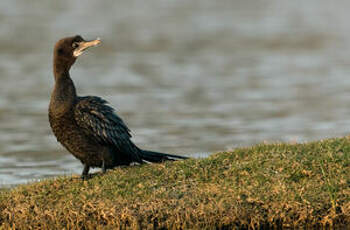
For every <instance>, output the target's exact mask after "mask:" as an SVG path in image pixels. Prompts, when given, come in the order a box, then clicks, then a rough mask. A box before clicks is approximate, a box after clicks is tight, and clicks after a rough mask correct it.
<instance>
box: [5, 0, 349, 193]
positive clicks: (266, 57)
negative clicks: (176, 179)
mask: <svg viewBox="0 0 350 230" xmlns="http://www.w3.org/2000/svg"><path fill="white" fill-rule="evenodd" d="M348 9H350V2H349V1H346V0H339V1H328V0H308V1H303V0H296V1H281V0H269V1H266V0H259V1H246V0H222V1H212V0H200V1H199V0H198V1H197V0H177V1H171V0H155V1H147V2H145V1H141V0H130V1H121V0H118V1H115V0H106V1H93V0H78V1H70V0H60V1H44V0H36V1H31V2H30V3H29V2H28V1H24V0H2V1H0V80H1V82H0V187H1V186H10V185H12V184H18V183H24V182H28V181H33V180H36V179H40V178H44V177H48V176H54V175H60V174H72V173H80V172H81V169H82V166H81V164H80V162H79V161H78V160H76V159H74V158H73V157H72V156H71V155H70V154H69V153H67V151H66V150H65V149H63V148H62V147H61V146H60V144H58V143H57V142H56V139H55V138H54V136H53V135H52V133H51V130H50V128H49V124H48V119H47V106H48V103H49V97H50V91H51V88H52V86H53V76H52V49H53V45H54V43H55V42H56V41H57V40H58V39H60V38H62V37H65V36H71V35H75V34H80V35H82V36H83V37H85V38H86V39H93V38H96V37H101V39H102V41H103V43H102V45H101V46H99V47H98V48H94V49H90V50H89V51H87V53H85V54H84V55H83V56H81V57H80V59H79V60H78V61H77V63H76V64H75V66H74V67H73V69H72V70H71V76H72V78H73V80H74V81H75V84H76V86H77V90H78V92H79V94H80V95H99V96H102V97H104V98H105V99H107V100H108V101H109V102H110V103H111V104H112V105H113V106H114V107H115V108H116V109H117V112H118V114H119V115H120V116H121V117H122V118H123V119H124V120H125V121H126V123H127V124H128V126H129V127H130V129H131V130H132V133H133V135H134V138H133V140H134V141H135V142H136V143H137V144H138V145H139V146H140V147H142V148H146V149H150V150H157V151H163V152H169V153H175V154H185V155H188V156H194V157H198V156H207V155H208V154H210V153H212V152H216V151H221V150H227V149H232V148H235V147H239V146H248V145H252V144H255V143H260V142H263V141H268V142H279V141H286V142H303V141H310V140H315V139H321V138H328V137H335V136H343V135H347V134H348V133H349V131H350V116H349V115H350V108H349V104H350V103H349V99H350V50H349V48H350V14H349V13H348Z"/></svg>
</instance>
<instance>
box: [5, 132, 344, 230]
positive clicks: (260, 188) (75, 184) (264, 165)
mask: <svg viewBox="0 0 350 230" xmlns="http://www.w3.org/2000/svg"><path fill="white" fill-rule="evenodd" d="M347 225H350V139H349V138H347V137H345V138H337V139H329V140H323V141H317V142H311V143H306V144H283V143H282V144H260V145H256V146H253V147H248V148H239V149H235V150H233V151H230V152H222V153H217V154H214V155H213V156H211V157H209V158H206V159H190V160H185V161H177V162H166V163H163V164H151V165H141V166H131V167H123V168H117V169H115V170H111V171H108V172H107V174H105V175H97V176H95V177H93V178H92V179H90V180H88V181H81V180H80V178H79V177H78V176H73V177H59V178H56V179H47V180H43V181H41V182H36V183H32V184H28V185H21V186H18V187H15V188H13V189H9V190H8V189H6V190H1V191H0V229H2V228H3V229H8V228H11V227H12V228H16V229H30V228H32V229H37V228H41V229H118V228H121V229H125V228H126V229H129V228H130V229H241V228H242V229H248V228H252V229H254V228H255V229H265V228H281V227H286V228H295V227H300V228H320V227H326V228H328V227H334V228H337V227H339V228H340V227H346V226H347Z"/></svg>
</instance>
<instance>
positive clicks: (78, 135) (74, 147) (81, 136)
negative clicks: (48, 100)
mask: <svg viewBox="0 0 350 230" xmlns="http://www.w3.org/2000/svg"><path fill="white" fill-rule="evenodd" d="M49 120H50V125H51V128H52V131H53V133H54V135H55V136H56V138H57V141H58V142H60V143H61V144H62V145H63V146H64V147H65V148H66V149H67V150H68V151H69V152H70V153H71V154H73V156H75V157H76V158H77V159H79V160H80V161H81V162H82V163H83V164H87V165H89V166H91V167H101V166H102V159H104V158H106V156H108V155H109V154H108V152H109V149H108V147H106V146H102V145H100V144H99V143H97V142H96V141H94V140H93V139H92V138H89V137H88V136H86V135H85V133H84V131H83V130H82V129H81V128H80V127H79V126H78V125H77V124H76V123H75V121H74V118H73V117H69V116H62V117H59V118H57V117H56V118H55V119H52V116H49ZM105 160H106V161H108V159H105Z"/></svg>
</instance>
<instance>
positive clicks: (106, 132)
mask: <svg viewBox="0 0 350 230" xmlns="http://www.w3.org/2000/svg"><path fill="white" fill-rule="evenodd" d="M99 43H101V41H100V40H99V39H96V40H92V41H85V40H84V39H83V38H82V37H81V36H79V35H77V36H74V37H68V38H63V39H61V40H59V41H58V42H57V43H56V45H55V48H54V54H53V73H54V76H55V85H54V88H53V91H52V93H51V100H50V106H49V121H50V126H51V128H52V131H53V133H54V134H55V136H56V138H57V140H58V141H59V142H60V143H61V144H62V145H63V146H64V147H65V148H66V149H67V150H68V151H69V152H71V153H72V154H73V155H74V156H75V157H76V158H78V159H79V160H80V161H81V162H82V163H83V165H84V170H83V172H82V178H83V179H85V178H87V177H88V173H89V169H90V167H100V168H102V172H106V169H111V168H114V167H116V166H120V165H130V164H131V163H132V162H136V163H140V164H141V163H144V162H162V161H165V160H175V159H186V158H187V157H184V156H178V155H171V154H165V153H158V152H153V151H147V150H142V149H140V148H138V147H137V146H136V145H135V144H134V143H133V142H132V141H131V140H130V138H131V135H130V133H129V131H130V130H129V129H128V127H127V126H126V125H125V123H124V122H123V120H122V119H121V118H120V117H119V116H117V115H116V114H115V112H114V109H113V108H112V107H110V106H109V105H107V101H105V100H103V99H102V98H100V97H95V96H86V97H79V96H77V93H76V89H75V86H74V83H73V81H72V79H71V77H70V75H69V70H70V68H71V66H72V65H73V64H74V62H75V61H76V59H77V57H78V56H80V55H81V54H82V53H83V52H84V51H85V50H86V49H87V48H89V47H93V46H96V45H98V44H99Z"/></svg>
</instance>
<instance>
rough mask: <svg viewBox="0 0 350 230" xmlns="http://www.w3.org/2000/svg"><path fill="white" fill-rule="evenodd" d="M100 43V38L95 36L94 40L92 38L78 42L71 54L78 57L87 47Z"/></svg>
mask: <svg viewBox="0 0 350 230" xmlns="http://www.w3.org/2000/svg"><path fill="white" fill-rule="evenodd" d="M100 43H101V39H100V38H97V39H96V40H92V41H82V42H79V46H78V47H77V48H76V49H75V50H74V51H73V56H74V57H79V56H80V55H81V54H82V53H83V52H84V51H85V50H86V49H87V48H90V47H93V46H97V45H98V44H100Z"/></svg>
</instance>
